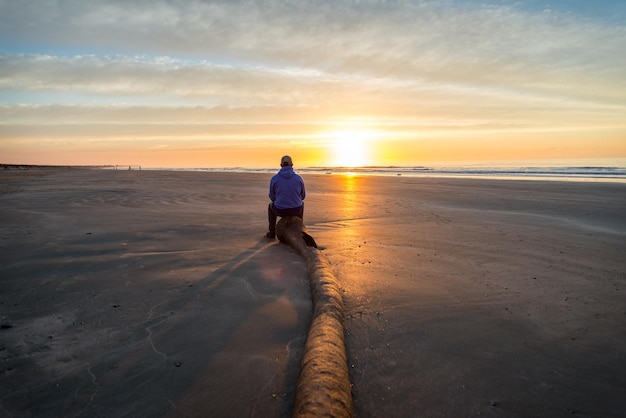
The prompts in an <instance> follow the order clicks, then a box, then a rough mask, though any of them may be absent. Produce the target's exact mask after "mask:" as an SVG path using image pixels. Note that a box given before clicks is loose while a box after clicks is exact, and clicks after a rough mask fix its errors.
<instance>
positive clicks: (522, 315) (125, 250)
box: [0, 169, 626, 417]
mask: <svg viewBox="0 0 626 418" xmlns="http://www.w3.org/2000/svg"><path fill="white" fill-rule="evenodd" d="M268 181H269V176H267V175H261V174H236V173H229V174H216V173H210V174H209V173H192V172H156V171H108V170H60V169H58V170H44V169H41V170H36V171H34V170H29V171H18V170H6V171H3V172H1V173H0V193H1V194H0V215H1V216H0V239H1V241H0V246H1V248H2V251H1V255H0V260H1V267H0V276H1V281H0V309H1V318H0V319H1V324H2V329H1V330H0V361H2V364H1V367H0V393H1V395H0V397H1V398H0V399H1V403H0V415H2V416H5V415H6V416H16V417H17V416H20V417H22V416H33V417H39V416H84V417H91V416H155V417H156V416H173V417H178V416H181V417H182V416H220V417H242V416H247V417H252V416H256V417H270V416H277V417H278V416H289V415H290V414H291V409H292V407H293V398H294V390H295V384H296V380H297V376H298V370H299V366H300V365H299V361H300V357H301V354H302V347H303V345H304V340H305V337H306V332H307V329H308V326H309V323H310V318H311V300H310V293H309V288H308V281H307V277H306V267H305V265H304V262H303V261H302V259H301V258H300V257H299V256H298V255H297V254H296V252H295V251H294V250H292V249H291V248H290V247H288V246H286V245H284V244H280V243H278V241H268V240H266V239H265V238H264V237H263V236H264V233H265V231H266V228H267V225H266V204H267V197H266V196H267V183H268ZM305 181H306V183H307V191H308V196H307V200H306V208H305V223H306V225H307V228H308V230H309V232H311V234H312V235H313V236H314V237H315V240H316V241H317V243H318V244H319V245H320V246H322V247H323V248H324V249H323V251H324V254H325V255H326V257H327V258H328V259H329V260H330V262H331V263H332V266H333V269H334V271H335V275H336V276H337V278H338V279H339V281H340V282H341V285H342V288H343V291H344V304H345V306H346V318H345V327H346V345H347V352H348V353H347V354H348V361H349V363H350V364H349V367H350V371H351V381H352V383H353V385H354V386H353V395H354V408H355V411H356V415H357V416H359V417H381V416H394V417H413V416H428V417H434V416H446V417H447V416H450V417H458V416H499V417H501V416H511V417H527V416H536V417H543V416H545V417H558V416H572V415H573V416H588V417H613V416H615V417H617V416H622V414H623V411H624V410H626V399H624V396H623V394H624V393H626V363H624V361H623V359H624V358H625V355H626V302H624V301H625V299H624V292H625V290H626V283H625V282H626V257H624V255H625V254H626V211H624V208H625V207H626V185H624V184H610V183H581V182H545V181H496V180H480V179H442V178H408V177H393V178H392V177H359V176H355V177H349V176H337V175H317V176H315V175H310V176H305Z"/></svg>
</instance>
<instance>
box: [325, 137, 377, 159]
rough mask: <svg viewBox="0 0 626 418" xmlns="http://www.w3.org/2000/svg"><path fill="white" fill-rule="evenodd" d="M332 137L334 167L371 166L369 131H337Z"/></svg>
mask: <svg viewBox="0 0 626 418" xmlns="http://www.w3.org/2000/svg"><path fill="white" fill-rule="evenodd" d="M329 136H330V140H331V142H330V147H331V152H332V165H333V166H336V167H362V166H366V165H368V164H370V159H371V156H370V150H369V147H370V140H371V138H372V136H373V135H372V133H371V132H369V131H360V130H351V131H337V132H333V133H332V134H330V135H329Z"/></svg>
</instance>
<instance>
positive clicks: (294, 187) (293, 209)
mask: <svg viewBox="0 0 626 418" xmlns="http://www.w3.org/2000/svg"><path fill="white" fill-rule="evenodd" d="M280 167H281V168H280V171H279V172H278V173H277V174H275V175H274V176H273V177H272V179H271V180H270V194H269V198H270V200H271V201H272V202H271V203H270V204H269V206H268V207H267V218H268V221H269V229H270V230H269V232H268V233H267V234H266V236H267V237H268V238H271V239H274V238H276V218H277V217H278V216H281V217H283V216H297V217H299V218H300V219H303V216H304V202H303V200H304V198H305V196H306V191H305V189H304V180H302V177H300V176H299V175H297V174H296V172H295V171H293V162H292V161H291V157H290V156H288V155H285V156H284V157H283V158H281V159H280Z"/></svg>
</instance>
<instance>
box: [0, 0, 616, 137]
mask: <svg viewBox="0 0 626 418" xmlns="http://www.w3.org/2000/svg"><path fill="white" fill-rule="evenodd" d="M0 51H3V52H2V53H1V54H0V102H1V103H3V106H2V107H0V123H1V124H2V126H4V127H5V128H3V129H4V130H5V132H6V131H7V130H8V129H9V128H10V130H11V132H13V133H15V134H18V133H19V132H26V130H20V129H22V128H23V127H24V126H25V125H27V124H32V123H33V122H34V121H36V120H38V121H39V122H40V123H41V124H42V125H46V126H47V125H51V124H52V125H54V124H61V123H63V122H60V121H64V120H67V119H69V118H72V116H71V115H76V114H80V115H81V118H80V120H81V121H82V122H83V123H86V124H88V123H104V124H111V123H121V124H128V125H133V124H141V123H145V122H146V120H148V121H157V120H158V121H159V122H160V123H162V124H167V123H170V124H182V123H186V124H204V125H213V126H216V125H220V126H222V127H223V129H225V131H224V132H227V131H228V129H226V128H225V127H226V126H228V125H229V124H230V123H234V122H236V123H240V124H243V125H245V124H248V125H254V126H256V128H255V129H259V128H258V124H260V123H266V124H268V123H269V124H284V125H285V126H290V125H291V126H294V124H296V125H300V126H302V125H309V126H315V125H316V124H320V123H329V124H332V123H335V122H340V121H341V120H359V118H361V120H364V119H367V120H368V121H369V123H372V124H374V125H379V126H383V125H384V126H385V127H386V129H389V130H390V131H393V130H396V131H402V132H409V131H410V129H418V128H420V127H421V128H423V127H424V126H430V127H444V128H450V129H452V128H454V127H458V126H463V127H467V126H482V127H485V126H492V127H494V128H495V127H498V128H505V127H509V128H511V129H513V127H515V128H519V127H526V128H529V127H546V128H548V127H550V128H558V127H563V126H566V125H567V124H572V123H573V124H578V125H581V126H582V125H586V126H609V127H615V126H622V127H623V125H624V122H623V114H624V112H625V110H626V76H625V75H624V74H626V55H625V54H624V53H623V51H626V25H625V24H623V22H615V21H611V22H610V24H607V22H606V21H603V20H601V19H599V18H598V17H597V16H590V15H585V14H579V13H577V11H576V10H570V11H569V12H567V13H566V12H564V11H563V9H556V10H542V9H537V8H535V9H530V8H528V7H526V8H524V7H523V3H518V2H511V3H507V2H493V3H492V4H489V3H488V2H474V1H451V0H443V1H417V0H416V1H409V0H404V1H402V0H399V1H391V2H389V1H373V0H371V1H356V0H355V1H347V0H346V1H334V0H333V1H331V0H326V1H313V0H310V1H307V0H303V1H297V2H292V1H279V0H264V1H255V0H245V1H244V0H241V1H240V0H227V1H210V2H205V1H183V0H179V1H176V0H170V1H165V0H161V1H158V0H157V1H147V0H146V1H141V0H136V1H112V0H111V1H101V2H85V1H78V0H66V1H49V2H48V1H20V2H12V1H2V2H0ZM68 109H71V110H72V111H71V112H68ZM155 115H158V116H155ZM571 115H576V117H575V118H572V117H571ZM572 119H573V120H572ZM77 120H79V119H77V118H74V122H69V121H68V123H76V121H77ZM409 126H410V127H412V128H408V127H409ZM20 127H22V128H20ZM311 129H312V128H311ZM190 131H191V129H190ZM287 131H289V130H288V129H287ZM292 132H294V133H295V130H292Z"/></svg>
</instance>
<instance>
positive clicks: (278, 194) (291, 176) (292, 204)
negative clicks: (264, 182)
mask: <svg viewBox="0 0 626 418" xmlns="http://www.w3.org/2000/svg"><path fill="white" fill-rule="evenodd" d="M269 197H270V200H271V201H272V202H274V207H276V208H277V209H294V208H300V207H302V201H303V200H304V198H305V197H306V191H305V189H304V181H303V180H302V177H300V176H299V175H297V174H296V172H295V171H293V166H285V167H283V168H281V169H280V171H279V172H278V173H277V174H276V175H274V176H273V177H272V179H271V180H270V194H269Z"/></svg>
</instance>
